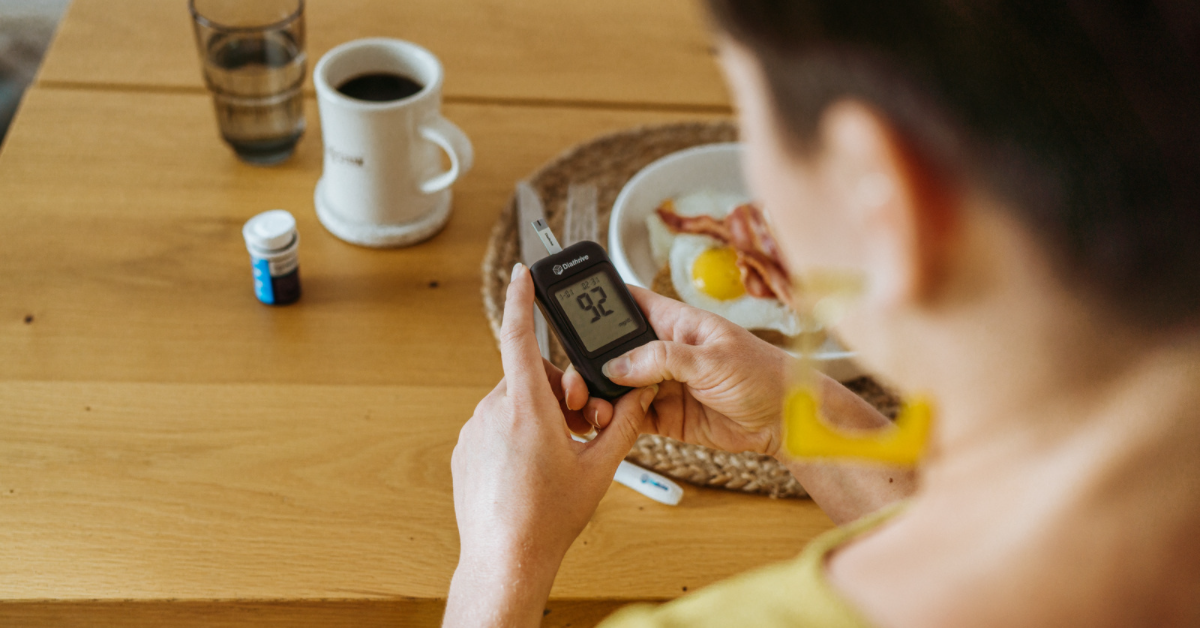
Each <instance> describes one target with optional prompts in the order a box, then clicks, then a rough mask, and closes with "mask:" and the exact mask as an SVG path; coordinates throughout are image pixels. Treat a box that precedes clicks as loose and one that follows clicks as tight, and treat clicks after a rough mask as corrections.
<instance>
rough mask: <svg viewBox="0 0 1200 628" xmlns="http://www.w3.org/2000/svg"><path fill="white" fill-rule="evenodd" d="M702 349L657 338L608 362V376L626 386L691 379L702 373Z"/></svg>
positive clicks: (605, 366)
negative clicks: (700, 354) (700, 355)
mask: <svg viewBox="0 0 1200 628" xmlns="http://www.w3.org/2000/svg"><path fill="white" fill-rule="evenodd" d="M698 351H699V350H698V349H697V348H696V347H693V346H691V345H685V344H680V343H678V342H669V341H665V340H655V341H653V342H648V343H646V344H644V345H642V346H640V347H638V348H636V349H633V350H632V351H629V352H628V353H626V354H625V355H622V356H619V357H616V358H613V359H612V360H609V361H608V362H606V363H605V364H604V367H603V369H602V370H603V371H604V376H605V377H607V378H609V379H611V380H612V381H613V382H615V383H617V384H620V385H622V386H634V387H640V386H650V385H651V384H657V383H659V382H665V381H676V382H685V383H686V382H690V381H692V380H694V379H696V377H698V376H699V374H700V365H699V355H698Z"/></svg>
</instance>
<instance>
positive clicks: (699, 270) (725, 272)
mask: <svg viewBox="0 0 1200 628" xmlns="http://www.w3.org/2000/svg"><path fill="white" fill-rule="evenodd" d="M692 285H694V286H696V289H697V290H699V291H700V292H703V293H704V294H707V295H708V296H710V297H712V298H714V299H719V300H721V301H728V300H730V299H736V298H738V297H740V296H742V295H743V294H746V286H744V285H742V271H740V270H738V267H737V252H736V251H734V250H733V249H732V248H729V247H724V248H719V249H708V250H706V251H704V252H703V253H701V254H700V255H698V256H696V261H695V262H694V263H693V264H692Z"/></svg>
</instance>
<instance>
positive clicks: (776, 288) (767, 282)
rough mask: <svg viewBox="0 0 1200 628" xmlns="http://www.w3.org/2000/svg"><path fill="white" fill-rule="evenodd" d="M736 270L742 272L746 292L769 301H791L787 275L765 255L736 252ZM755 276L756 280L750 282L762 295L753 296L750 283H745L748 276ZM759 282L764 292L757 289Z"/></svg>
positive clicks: (790, 287)
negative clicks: (771, 299)
mask: <svg viewBox="0 0 1200 628" xmlns="http://www.w3.org/2000/svg"><path fill="white" fill-rule="evenodd" d="M737 264H738V268H739V269H740V270H741V271H742V283H743V284H745V285H746V292H749V293H750V294H751V295H753V296H756V297H763V298H765V299H769V298H771V297H774V298H776V299H779V300H780V301H783V302H784V303H791V302H792V301H791V299H792V282H791V280H789V279H788V276H787V273H785V272H783V268H782V267H780V266H779V265H778V264H776V263H775V262H774V261H773V260H771V259H770V258H769V257H767V256H766V255H763V254H762V253H759V252H758V251H741V250H739V251H738V252H737ZM751 274H753V275H756V276H757V277H756V280H751V281H753V282H754V283H755V284H756V290H758V291H759V292H763V294H755V292H754V291H752V290H751V288H750V285H751V281H747V276H748V275H751ZM759 282H761V283H762V286H763V287H764V288H765V290H762V289H760V288H758V286H757V284H758V283H759Z"/></svg>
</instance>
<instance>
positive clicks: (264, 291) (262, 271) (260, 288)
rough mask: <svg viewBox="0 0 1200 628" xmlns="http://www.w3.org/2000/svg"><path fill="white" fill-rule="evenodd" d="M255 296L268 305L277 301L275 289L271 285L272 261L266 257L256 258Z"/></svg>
mask: <svg viewBox="0 0 1200 628" xmlns="http://www.w3.org/2000/svg"><path fill="white" fill-rule="evenodd" d="M254 296H256V297H258V300H259V301H262V302H263V303H266V304H268V305H270V304H272V303H274V302H275V290H274V289H273V287H272V286H271V263H270V262H268V261H267V260H265V259H256V260H254Z"/></svg>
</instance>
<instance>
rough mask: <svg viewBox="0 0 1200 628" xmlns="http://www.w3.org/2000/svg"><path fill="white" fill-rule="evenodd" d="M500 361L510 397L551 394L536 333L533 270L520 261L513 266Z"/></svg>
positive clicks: (501, 332) (506, 302)
mask: <svg viewBox="0 0 1200 628" xmlns="http://www.w3.org/2000/svg"><path fill="white" fill-rule="evenodd" d="M500 358H501V361H502V362H503V364H504V377H505V379H507V380H508V394H509V396H515V397H518V398H524V399H536V398H537V397H538V396H539V395H542V394H548V393H550V385H549V383H548V382H547V381H546V376H545V368H544V367H543V366H542V354H541V352H540V351H538V345H537V337H536V335H535V334H534V331H533V280H532V279H531V278H530V276H529V269H527V268H525V266H524V265H523V264H521V263H520V262H518V263H517V265H516V266H513V274H512V281H510V282H509V284H508V296H507V298H506V300H505V302H504V322H503V323H502V324H501V326H500Z"/></svg>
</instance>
